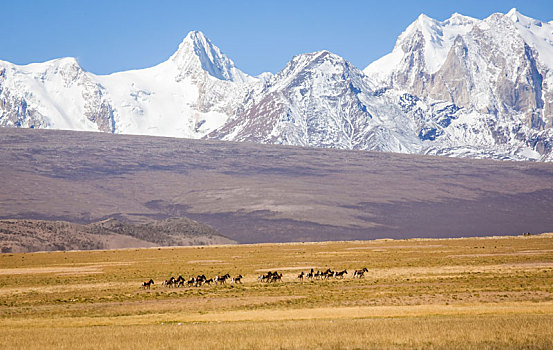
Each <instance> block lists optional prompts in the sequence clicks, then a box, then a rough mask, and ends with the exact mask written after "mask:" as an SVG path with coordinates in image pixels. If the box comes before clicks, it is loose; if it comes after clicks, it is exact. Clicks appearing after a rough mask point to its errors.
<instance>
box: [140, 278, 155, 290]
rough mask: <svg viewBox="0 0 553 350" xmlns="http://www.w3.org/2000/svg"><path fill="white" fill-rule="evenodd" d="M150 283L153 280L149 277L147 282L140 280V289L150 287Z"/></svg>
mask: <svg viewBox="0 0 553 350" xmlns="http://www.w3.org/2000/svg"><path fill="white" fill-rule="evenodd" d="M151 284H154V280H153V279H151V278H150V280H149V281H147V282H142V289H150V285H151Z"/></svg>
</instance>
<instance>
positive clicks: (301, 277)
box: [298, 271, 305, 281]
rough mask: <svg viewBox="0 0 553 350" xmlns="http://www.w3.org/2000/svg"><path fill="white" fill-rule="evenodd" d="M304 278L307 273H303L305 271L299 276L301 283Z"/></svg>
mask: <svg viewBox="0 0 553 350" xmlns="http://www.w3.org/2000/svg"><path fill="white" fill-rule="evenodd" d="M303 276H305V273H303V271H302V272H301V273H300V274H299V275H298V279H299V280H300V281H303Z"/></svg>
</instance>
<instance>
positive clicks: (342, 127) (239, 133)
mask: <svg viewBox="0 0 553 350" xmlns="http://www.w3.org/2000/svg"><path fill="white" fill-rule="evenodd" d="M406 124H407V125H406ZM414 128H415V125H414V123H413V121H411V120H408V119H406V118H405V115H404V114H403V113H402V111H401V109H400V108H399V107H398V106H397V105H396V104H393V103H391V102H390V101H389V99H388V98H386V97H382V96H377V95H375V93H374V91H373V89H372V88H371V86H370V82H369V81H368V80H367V79H366V77H365V75H364V74H363V72H361V71H360V70H359V69H357V68H356V67H354V66H353V65H352V64H351V63H349V62H347V61H346V60H345V59H343V58H342V57H340V56H337V55H334V54H332V53H330V52H328V51H319V52H314V53H309V54H303V55H299V56H296V57H294V58H293V59H292V61H290V63H288V65H287V66H286V67H285V68H284V69H283V70H282V71H281V72H280V73H278V74H277V75H275V76H274V77H273V78H272V79H270V80H269V81H267V82H266V84H265V85H264V86H263V88H262V89H259V90H257V91H254V93H252V94H251V95H250V96H249V97H248V98H247V99H246V101H244V107H243V109H242V110H240V111H238V112H237V115H236V116H235V117H234V118H232V119H231V120H230V121H229V122H228V123H227V124H225V125H224V126H223V127H221V128H219V129H218V130H216V131H214V132H213V133H211V134H209V135H208V136H209V137H212V138H217V139H223V140H234V141H250V142H258V143H273V144H274V143H276V144H288V145H299V146H314V147H332V148H342V149H361V150H378V151H389V152H408V153H415V152H418V151H419V149H420V148H421V140H420V139H418V138H417V137H416V136H415V135H414V134H413V133H412V132H411V130H412V129H414Z"/></svg>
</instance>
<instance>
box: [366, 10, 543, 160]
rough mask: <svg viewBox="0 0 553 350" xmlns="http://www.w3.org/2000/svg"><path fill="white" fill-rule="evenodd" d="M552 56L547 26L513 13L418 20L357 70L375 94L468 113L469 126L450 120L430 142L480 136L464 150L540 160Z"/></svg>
mask: <svg viewBox="0 0 553 350" xmlns="http://www.w3.org/2000/svg"><path fill="white" fill-rule="evenodd" d="M552 52H553V25H551V23H544V22H541V21H537V20H533V19H530V18H528V17H525V16H523V15H521V14H520V13H518V12H517V11H516V10H512V11H510V12H509V13H507V14H505V15H504V14H493V15H491V16H490V17H488V18H486V19H484V20H481V21H480V20H476V19H472V18H467V17H463V16H460V15H457V14H456V15H453V16H452V17H451V18H450V19H448V20H446V21H444V22H439V21H436V20H433V19H430V18H428V17H426V16H421V17H419V18H418V19H417V21H415V23H413V24H412V25H411V26H410V27H409V28H407V30H406V31H405V32H404V33H403V34H402V35H401V36H400V38H399V39H398V42H397V43H396V47H395V48H394V51H393V52H392V53H391V54H389V55H387V56H385V57H383V58H382V59H380V60H379V61H376V62H374V63H373V64H371V65H369V66H368V67H367V68H366V69H365V70H364V72H365V73H366V74H367V76H368V77H369V79H371V80H372V81H374V82H375V83H376V84H377V85H378V86H379V87H380V88H381V89H385V90H394V91H404V92H406V93H409V94H412V95H415V96H417V97H418V98H419V99H422V100H424V101H426V102H431V101H444V102H448V103H451V104H453V105H454V106H456V108H459V109H462V111H461V113H460V114H461V115H463V114H472V115H473V117H472V118H471V119H472V121H471V123H470V124H471V126H470V129H469V124H468V123H467V124H465V125H462V126H458V125H455V123H454V124H450V125H451V127H449V125H448V126H447V127H449V129H450V130H437V132H436V135H437V137H436V138H435V141H436V144H438V143H439V142H440V141H442V142H443V141H446V140H442V139H440V137H439V136H441V135H444V137H445V136H446V135H447V134H450V135H449V136H450V137H449V140H448V141H452V140H453V138H452V137H451V136H452V135H453V134H457V135H459V134H460V133H463V134H464V135H467V136H469V135H470V134H476V133H479V134H486V133H487V134H488V135H486V137H484V138H483V139H481V140H480V142H476V143H471V144H467V146H472V147H475V146H476V147H478V146H479V147H481V148H488V149H489V150H491V149H494V148H501V147H503V148H509V149H510V151H509V152H508V153H509V154H510V155H512V156H516V155H518V156H520V157H522V158H524V157H528V158H531V159H542V160H547V159H550V153H551V141H550V140H551V136H552V135H553V134H552V133H551V125H552V116H551V106H550V104H551V102H550V101H551V99H552V96H553V95H552V94H553V90H551V88H550V86H551V80H552V78H551V74H552V73H551V72H552V66H553V61H551V53H552ZM431 103H432V102H431ZM447 127H446V128H447ZM456 128H457V129H459V130H453V129H456ZM471 129H472V130H471ZM447 131H449V132H447ZM445 138H448V137H445ZM455 139H457V140H458V141H461V140H459V138H458V137H455ZM475 141H477V140H475ZM448 143H450V142H448ZM436 146H437V145H436ZM515 158H516V157H515Z"/></svg>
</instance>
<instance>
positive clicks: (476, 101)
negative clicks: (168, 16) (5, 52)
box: [0, 9, 553, 161]
mask: <svg viewBox="0 0 553 350" xmlns="http://www.w3.org/2000/svg"><path fill="white" fill-rule="evenodd" d="M552 87H553V23H552V22H542V21H538V20H535V19H532V18H529V17H526V16H524V15H522V14H520V13H519V12H518V11H516V9H513V10H511V11H509V12H508V13H507V14H501V13H496V14H493V15H491V16H489V17H488V18H486V19H482V20H480V19H474V18H470V17H466V16H463V15H460V14H457V13H455V14H453V15H452V16H451V17H450V18H448V19H447V20H445V21H438V20H435V19H432V18H429V17H428V16H425V15H421V16H419V17H418V18H417V19H416V20H415V21H414V22H413V23H412V24H411V25H410V26H409V27H408V28H407V29H406V30H405V31H404V32H403V33H402V34H401V35H400V36H399V37H398V40H397V42H396V45H395V47H394V49H393V51H392V52H391V53H390V54H388V55H386V56H384V57H382V58H381V59H379V60H377V61H375V62H373V63H372V64H370V65H369V66H368V67H367V68H365V70H364V71H361V70H359V69H358V68H356V67H355V66H353V65H352V64H351V63H349V62H348V61H346V60H345V59H343V58H342V57H340V56H337V55H335V54H333V53H330V52H328V51H318V52H313V53H306V54H301V55H297V56H295V57H294V58H293V59H292V60H291V61H290V62H289V63H288V64H287V66H286V67H285V68H284V69H283V70H282V71H281V72H279V73H277V74H275V75H273V74H271V73H263V74H261V75H259V76H257V77H252V76H248V75H247V74H245V73H243V72H241V71H240V70H239V69H238V68H237V67H236V66H235V64H234V63H233V61H232V60H231V59H230V58H228V57H227V56H225V55H224V54H223V53H222V51H221V50H220V49H219V48H218V47H216V46H215V45H214V44H213V43H212V42H211V41H210V40H209V39H207V38H206V37H205V36H204V35H203V34H202V33H201V32H197V31H194V32H190V33H189V34H188V35H187V36H186V38H185V39H184V40H183V41H182V43H181V44H180V45H179V47H178V49H177V51H176V52H175V53H174V54H173V55H172V56H171V57H169V59H168V60H167V61H165V62H163V63H160V64H159V65H157V66H154V67H151V68H147V69H140V70H132V71H126V72H119V73H114V74H110V75H105V76H100V75H95V74H92V73H89V72H86V71H84V70H83V69H82V68H81V67H80V66H79V64H78V62H77V61H76V60H75V59H72V58H63V59H58V60H53V61H49V62H45V63H37V64H30V65H26V66H17V65H14V64H11V63H8V62H2V61H0V126H4V127H36V128H54V129H73V130H95V131H104V132H111V133H125V134H144V135H156V136H174V137H186V138H212V139H222V140H231V141H246V142H259V143H271V144H288V145H298V146H309V147H330V148H342V149H357V150H377V151H388V152H402V153H418V154H432V155H442V156H452V157H469V158H493V159H509V160H534V161H553V88H552Z"/></svg>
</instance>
